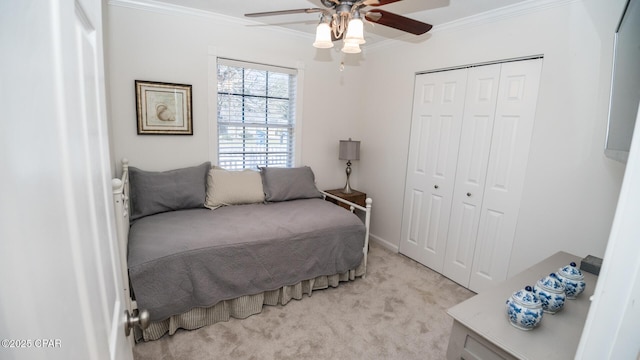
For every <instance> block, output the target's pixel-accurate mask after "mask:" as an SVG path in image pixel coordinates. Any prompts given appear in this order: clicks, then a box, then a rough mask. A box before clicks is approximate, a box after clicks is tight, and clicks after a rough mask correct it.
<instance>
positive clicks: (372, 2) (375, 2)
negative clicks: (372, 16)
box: [362, 0, 401, 6]
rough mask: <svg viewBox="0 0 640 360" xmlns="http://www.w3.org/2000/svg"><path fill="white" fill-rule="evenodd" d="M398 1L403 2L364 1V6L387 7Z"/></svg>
mask: <svg viewBox="0 0 640 360" xmlns="http://www.w3.org/2000/svg"><path fill="white" fill-rule="evenodd" d="M398 1H401V0H364V2H363V3H362V5H368V6H382V5H387V4H391V3H394V2H398Z"/></svg>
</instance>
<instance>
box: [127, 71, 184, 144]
mask: <svg viewBox="0 0 640 360" xmlns="http://www.w3.org/2000/svg"><path fill="white" fill-rule="evenodd" d="M135 88H136V114H137V122H138V135H149V134H154V135H193V119H192V117H191V85H185V84H172V83H162V82H154V81H143V80H136V81H135Z"/></svg>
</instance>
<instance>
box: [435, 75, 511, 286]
mask: <svg viewBox="0 0 640 360" xmlns="http://www.w3.org/2000/svg"><path fill="white" fill-rule="evenodd" d="M500 69H501V65H500V64H496V65H487V66H479V67H475V68H471V69H469V74H468V76H467V92H466V100H465V108H464V116H463V119H462V133H461V136H460V150H459V152H458V163H457V168H456V177H455V186H454V190H453V202H452V205H451V220H450V221H449V234H448V238H447V246H446V251H445V259H444V269H443V272H442V273H443V275H445V276H446V277H448V278H450V279H451V280H453V281H455V282H457V283H459V284H461V285H463V286H469V278H470V276H471V268H472V263H473V255H474V251H475V248H476V237H477V235H478V224H479V222H480V210H481V207H482V199H483V194H484V188H485V179H486V176H487V166H488V162H489V151H490V149H491V138H492V137H491V135H492V132H493V122H494V119H495V112H496V102H497V95H498V85H499V83H500Z"/></svg>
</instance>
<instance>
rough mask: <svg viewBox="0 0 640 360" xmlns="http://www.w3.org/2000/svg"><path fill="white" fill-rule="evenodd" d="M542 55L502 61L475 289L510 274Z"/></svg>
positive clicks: (471, 286)
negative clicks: (537, 57) (510, 261)
mask: <svg viewBox="0 0 640 360" xmlns="http://www.w3.org/2000/svg"><path fill="white" fill-rule="evenodd" d="M541 70H542V59H534V60H526V61H515V62H510V63H505V64H502V70H501V74H500V86H499V90H498V102H497V105H496V115H495V123H494V126H493V139H492V144H491V152H490V155H489V165H488V169H487V179H486V184H485V187H484V199H483V202H482V210H481V215H480V225H479V228H478V238H477V240H476V250H475V253H474V258H473V267H472V273H471V279H470V282H469V289H471V290H473V291H475V292H480V291H482V290H484V289H486V288H488V287H490V286H492V285H494V284H496V283H497V282H500V281H503V280H505V279H506V278H507V271H508V268H509V260H510V256H511V248H512V246H513V239H514V237H515V232H516V225H517V221H518V212H519V210H520V199H521V197H522V188H523V187H524V180H525V173H526V169H527V161H528V159H529V145H530V143H531V135H532V133H533V122H534V118H535V111H536V103H537V99H538V85H539V83H540V72H541Z"/></svg>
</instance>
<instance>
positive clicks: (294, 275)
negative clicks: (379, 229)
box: [128, 199, 365, 321]
mask: <svg viewBox="0 0 640 360" xmlns="http://www.w3.org/2000/svg"><path fill="white" fill-rule="evenodd" d="M364 234H365V228H364V225H363V224H362V222H361V221H360V219H359V218H358V217H357V216H356V215H354V214H352V213H350V212H349V211H346V210H345V209H343V208H341V207H339V206H336V205H334V204H331V203H329V202H327V201H324V200H322V199H305V200H294V201H285V202H280V203H268V204H252V205H235V206H226V207H222V208H218V209H216V210H209V209H190V210H180V211H172V212H167V213H162V214H156V215H152V216H147V217H144V218H142V219H139V220H137V221H135V222H134V223H133V224H132V225H131V229H130V232H129V254H128V266H129V276H130V279H131V284H132V287H133V291H134V294H135V298H136V301H137V302H138V307H139V308H141V309H147V310H148V311H149V313H150V315H151V321H159V320H164V319H166V318H168V317H169V316H171V315H176V314H181V313H183V312H186V311H188V310H190V309H192V308H194V307H209V306H212V305H214V304H216V303H218V302H219V301H222V300H229V299H233V298H237V297H239V296H243V295H251V294H257V293H261V292H264V291H268V290H275V289H278V288H280V287H282V286H284V285H293V284H295V283H298V282H300V281H302V280H306V279H311V278H314V277H317V276H321V275H332V274H336V273H342V272H345V271H347V270H349V269H355V268H356V267H357V266H358V265H359V264H360V262H361V261H362V258H363V253H362V248H363V246H364Z"/></svg>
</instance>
